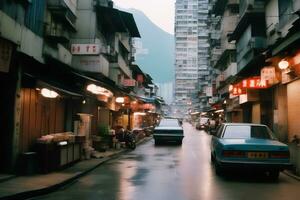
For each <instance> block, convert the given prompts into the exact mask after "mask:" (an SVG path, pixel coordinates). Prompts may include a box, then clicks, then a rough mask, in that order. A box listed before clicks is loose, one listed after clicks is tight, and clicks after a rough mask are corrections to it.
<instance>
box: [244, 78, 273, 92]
mask: <svg viewBox="0 0 300 200" xmlns="http://www.w3.org/2000/svg"><path fill="white" fill-rule="evenodd" d="M241 86H242V88H248V89H264V88H268V87H269V85H268V81H267V80H262V79H261V78H260V76H255V77H252V78H248V79H245V80H243V81H242V82H241Z"/></svg>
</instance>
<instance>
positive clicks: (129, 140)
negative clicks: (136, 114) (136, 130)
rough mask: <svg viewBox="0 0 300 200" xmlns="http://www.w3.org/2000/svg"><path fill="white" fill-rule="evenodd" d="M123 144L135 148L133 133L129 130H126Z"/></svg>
mask: <svg viewBox="0 0 300 200" xmlns="http://www.w3.org/2000/svg"><path fill="white" fill-rule="evenodd" d="M125 145H126V147H127V148H129V149H135V148H136V139H135V135H134V134H133V133H132V132H130V131H128V132H127V134H126V140H125Z"/></svg>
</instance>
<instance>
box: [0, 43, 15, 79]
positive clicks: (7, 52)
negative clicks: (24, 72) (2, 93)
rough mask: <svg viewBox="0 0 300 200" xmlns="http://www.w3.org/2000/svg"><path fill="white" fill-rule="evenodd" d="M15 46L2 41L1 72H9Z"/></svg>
mask: <svg viewBox="0 0 300 200" xmlns="http://www.w3.org/2000/svg"><path fill="white" fill-rule="evenodd" d="M12 50H13V46H12V44H11V43H9V42H8V41H6V40H3V39H0V72H6V73H7V72H9V65H10V61H11V56H12Z"/></svg>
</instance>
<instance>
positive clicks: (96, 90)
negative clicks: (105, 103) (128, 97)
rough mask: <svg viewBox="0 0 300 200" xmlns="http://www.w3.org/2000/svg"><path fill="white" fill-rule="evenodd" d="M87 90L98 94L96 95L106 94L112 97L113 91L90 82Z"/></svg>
mask: <svg viewBox="0 0 300 200" xmlns="http://www.w3.org/2000/svg"><path fill="white" fill-rule="evenodd" d="M86 89H87V91H89V92H91V93H93V94H96V95H104V96H107V97H112V96H113V93H112V92H111V91H109V90H108V89H106V88H104V87H100V86H97V85H95V84H90V85H88V86H87V87H86Z"/></svg>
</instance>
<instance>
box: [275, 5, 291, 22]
mask: <svg viewBox="0 0 300 200" xmlns="http://www.w3.org/2000/svg"><path fill="white" fill-rule="evenodd" d="M278 9H279V25H280V26H284V25H285V24H286V23H287V22H288V21H289V20H290V19H291V18H292V17H293V15H292V13H293V1H292V0H279V1H278Z"/></svg>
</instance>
